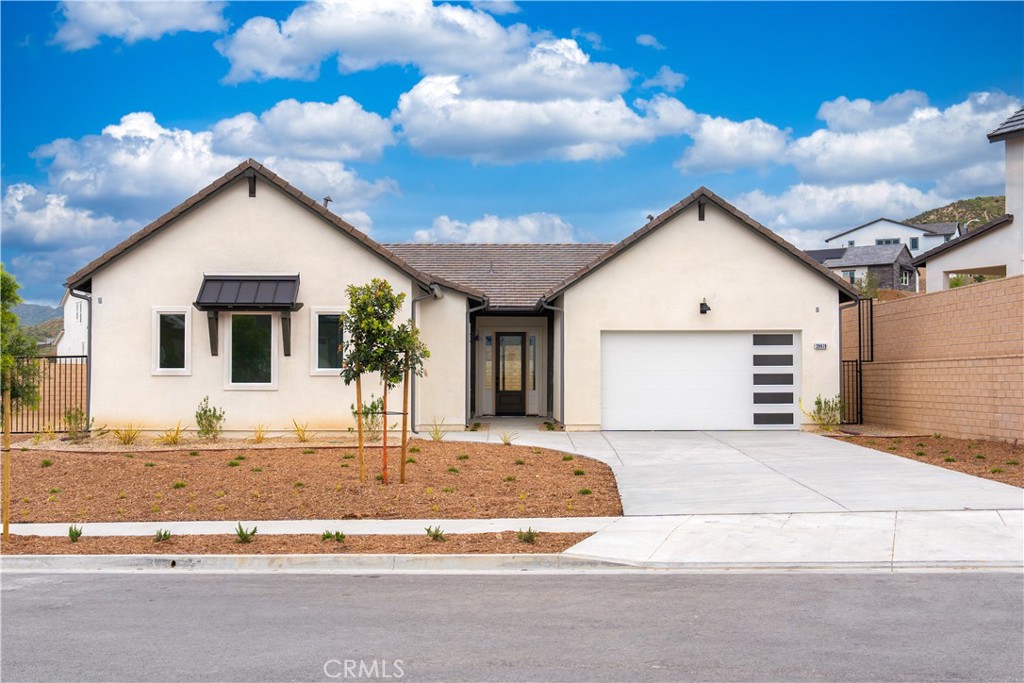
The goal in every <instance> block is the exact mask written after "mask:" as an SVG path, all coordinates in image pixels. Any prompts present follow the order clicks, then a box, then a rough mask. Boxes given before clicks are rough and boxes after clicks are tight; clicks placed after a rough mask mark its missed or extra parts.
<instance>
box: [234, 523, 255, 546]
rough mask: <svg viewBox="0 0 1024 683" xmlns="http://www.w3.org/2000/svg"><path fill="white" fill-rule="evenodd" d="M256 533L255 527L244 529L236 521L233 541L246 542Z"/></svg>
mask: <svg viewBox="0 0 1024 683" xmlns="http://www.w3.org/2000/svg"><path fill="white" fill-rule="evenodd" d="M255 535H256V527H253V528H251V529H246V528H245V527H243V526H242V523H241V522H239V523H238V527H237V528H236V529H235V536H237V538H236V539H235V541H236V542H237V543H248V542H250V541H251V540H252V537H253V536H255Z"/></svg>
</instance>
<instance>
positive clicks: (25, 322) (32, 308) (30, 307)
mask: <svg viewBox="0 0 1024 683" xmlns="http://www.w3.org/2000/svg"><path fill="white" fill-rule="evenodd" d="M11 310H12V311H14V313H15V314H16V315H17V316H18V321H19V322H20V323H21V326H22V327H32V326H33V325H38V324H39V323H45V322H46V321H47V320H53V319H54V318H61V317H63V316H64V311H63V309H61V308H60V307H59V306H41V305H39V304H15V306H14V307H13V308H12V309H11Z"/></svg>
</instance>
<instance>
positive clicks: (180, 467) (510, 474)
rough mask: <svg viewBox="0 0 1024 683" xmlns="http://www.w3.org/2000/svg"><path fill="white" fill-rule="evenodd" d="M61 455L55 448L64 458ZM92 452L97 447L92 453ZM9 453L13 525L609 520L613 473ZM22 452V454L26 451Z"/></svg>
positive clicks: (273, 457)
mask: <svg viewBox="0 0 1024 683" xmlns="http://www.w3.org/2000/svg"><path fill="white" fill-rule="evenodd" d="M66 447H67V446H66V445H62V446H61V448H66ZM91 447H92V448H96V447H97V444H92V446H91ZM107 448H108V449H109V450H102V451H97V450H94V451H84V452H83V451H70V450H52V449H46V450H44V449H43V448H42V447H41V445H40V446H35V447H32V446H31V445H30V444H28V443H24V444H18V445H16V446H15V450H13V451H12V454H11V455H12V463H13V464H12V468H13V469H12V476H11V484H12V486H11V500H12V505H11V521H12V522H13V523H18V522H69V523H70V522H75V523H81V522H128V521H171V520H174V521H185V520H211V521H213V520H227V521H232V520H263V519H459V518H468V519H472V518H496V517H591V516H598V517H603V516H618V515H621V514H622V504H621V502H620V500H619V494H618V489H617V488H616V485H615V478H614V476H613V475H612V472H611V469H610V468H609V467H608V466H607V465H605V464H603V463H600V462H598V461H596V460H591V459H590V458H585V457H581V456H570V455H566V454H564V453H560V452H558V451H553V450H548V449H542V448H531V447H526V446H516V445H511V446H505V445H502V444H485V443H463V442H447V441H441V442H434V441H424V440H415V441H412V442H411V447H410V453H409V461H408V463H407V465H406V468H407V479H406V480H407V483H406V484H404V485H400V484H398V483H397V482H398V470H399V457H400V454H399V453H400V452H399V450H398V449H397V448H395V449H390V456H389V459H390V462H389V472H390V481H391V483H390V484H388V485H386V486H385V485H384V484H383V483H382V482H381V481H379V480H378V479H377V477H378V475H379V474H380V472H381V451H380V449H379V448H368V449H366V464H367V481H366V483H364V484H360V483H359V478H358V465H357V459H356V450H355V449H354V448H350V447H342V446H323V445H317V446H311V445H309V444H294V443H292V444H288V445H286V447H276V448H260V447H254V446H252V445H247V444H243V443H238V442H228V441H223V442H220V443H219V444H216V445H206V446H205V447H204V448H202V449H200V448H196V447H194V446H191V445H190V446H184V447H180V448H168V447H165V448H164V449H163V450H154V449H153V447H148V448H146V449H142V448H136V449H132V448H131V447H118V449H116V450H115V449H114V448H113V447H111V446H109V445H108V446H107ZM23 449H24V450H23Z"/></svg>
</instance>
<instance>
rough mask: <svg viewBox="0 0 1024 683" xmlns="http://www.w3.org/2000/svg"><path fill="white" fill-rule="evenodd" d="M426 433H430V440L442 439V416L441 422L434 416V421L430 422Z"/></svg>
mask: <svg viewBox="0 0 1024 683" xmlns="http://www.w3.org/2000/svg"><path fill="white" fill-rule="evenodd" d="M427 433H428V434H430V440H431V441H444V436H445V431H444V418H443V417H442V418H441V422H440V423H438V421H437V418H436V417H435V418H434V422H433V424H431V426H430V429H429V430H428V431H427Z"/></svg>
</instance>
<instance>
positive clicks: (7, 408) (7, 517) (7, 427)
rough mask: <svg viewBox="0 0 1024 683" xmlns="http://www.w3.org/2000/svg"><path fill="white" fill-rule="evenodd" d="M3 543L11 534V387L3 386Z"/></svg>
mask: <svg viewBox="0 0 1024 683" xmlns="http://www.w3.org/2000/svg"><path fill="white" fill-rule="evenodd" d="M3 450H4V534H3V538H4V543H6V542H7V541H9V540H10V536H11V387H10V383H8V385H7V387H5V388H4V441H3Z"/></svg>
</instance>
